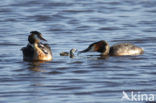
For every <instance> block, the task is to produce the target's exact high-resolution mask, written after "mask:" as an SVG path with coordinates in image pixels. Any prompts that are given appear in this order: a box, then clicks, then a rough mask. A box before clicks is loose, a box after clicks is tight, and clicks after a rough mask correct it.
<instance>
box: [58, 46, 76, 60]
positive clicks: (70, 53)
mask: <svg viewBox="0 0 156 103" xmlns="http://www.w3.org/2000/svg"><path fill="white" fill-rule="evenodd" d="M75 52H77V49H75V48H72V49H71V50H70V52H61V53H60V56H70V58H72V57H74V53H75Z"/></svg>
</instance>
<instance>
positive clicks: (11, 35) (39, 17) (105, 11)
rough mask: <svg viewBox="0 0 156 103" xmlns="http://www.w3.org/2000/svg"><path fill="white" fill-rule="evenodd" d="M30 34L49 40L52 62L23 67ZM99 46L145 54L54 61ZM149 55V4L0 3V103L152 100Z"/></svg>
mask: <svg viewBox="0 0 156 103" xmlns="http://www.w3.org/2000/svg"><path fill="white" fill-rule="evenodd" d="M32 30H37V31H40V32H41V33H42V34H43V36H44V38H45V39H47V40H48V43H49V45H50V46H51V48H52V52H53V57H54V59H53V61H52V62H43V63H32V62H25V61H23V59H22V52H21V51H20V49H21V48H22V47H23V46H26V45H27V43H28V41H27V37H28V35H29V32H30V31H32ZM99 40H106V41H107V42H109V44H110V45H113V44H115V43H123V42H128V43H133V44H135V45H138V46H140V47H142V48H144V50H145V52H144V54H143V55H140V56H125V57H109V58H105V59H104V58H101V57H100V56H98V54H97V53H95V54H94V53H92V54H83V55H79V56H76V57H75V58H73V59H71V58H69V57H61V56H59V53H60V52H62V51H69V50H70V49H71V48H77V49H78V50H83V49H85V48H86V47H87V46H88V45H89V44H91V43H93V42H96V41H99ZM155 50H156V0H1V3H0V103H129V102H130V101H128V100H125V101H121V97H122V92H123V91H125V92H126V93H127V94H129V96H130V93H131V92H132V91H133V92H134V93H136V94H138V95H139V93H140V94H141V93H143V94H155V95H156V68H155V67H156V61H155V60H156V51H155ZM155 100H156V96H155ZM143 102H144V101H134V103H143Z"/></svg>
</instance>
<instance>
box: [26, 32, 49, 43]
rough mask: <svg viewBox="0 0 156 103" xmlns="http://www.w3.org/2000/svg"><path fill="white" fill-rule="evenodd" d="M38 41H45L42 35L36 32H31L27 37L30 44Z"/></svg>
mask: <svg viewBox="0 0 156 103" xmlns="http://www.w3.org/2000/svg"><path fill="white" fill-rule="evenodd" d="M40 40H44V41H47V40H46V39H44V38H43V37H42V34H41V33H40V32H38V31H31V32H30V35H29V37H28V41H29V43H30V44H34V43H39V42H40Z"/></svg>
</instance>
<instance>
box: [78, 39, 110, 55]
mask: <svg viewBox="0 0 156 103" xmlns="http://www.w3.org/2000/svg"><path fill="white" fill-rule="evenodd" d="M86 52H100V53H102V54H103V55H108V54H109V45H108V43H107V42H106V41H104V40H101V41H98V42H95V43H92V44H90V45H89V47H88V48H87V49H85V50H82V51H80V52H79V54H80V53H86Z"/></svg>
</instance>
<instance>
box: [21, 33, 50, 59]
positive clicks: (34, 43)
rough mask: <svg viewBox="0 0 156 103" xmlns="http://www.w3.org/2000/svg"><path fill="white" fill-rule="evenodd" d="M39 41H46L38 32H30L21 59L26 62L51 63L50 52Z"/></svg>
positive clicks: (48, 48) (45, 45) (46, 45)
mask: <svg viewBox="0 0 156 103" xmlns="http://www.w3.org/2000/svg"><path fill="white" fill-rule="evenodd" d="M40 40H44V41H46V39H44V38H43V37H42V34H41V33H40V32H38V31H32V32H30V35H29V37H28V42H29V43H28V45H27V46H26V47H23V48H22V49H21V50H22V52H23V59H24V60H27V61H38V60H40V61H51V60H52V52H51V48H50V46H49V45H48V44H42V43H41V42H40Z"/></svg>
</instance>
